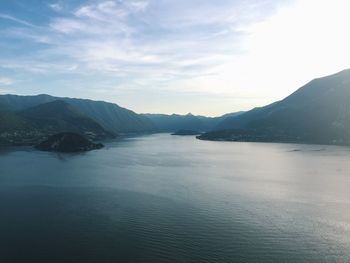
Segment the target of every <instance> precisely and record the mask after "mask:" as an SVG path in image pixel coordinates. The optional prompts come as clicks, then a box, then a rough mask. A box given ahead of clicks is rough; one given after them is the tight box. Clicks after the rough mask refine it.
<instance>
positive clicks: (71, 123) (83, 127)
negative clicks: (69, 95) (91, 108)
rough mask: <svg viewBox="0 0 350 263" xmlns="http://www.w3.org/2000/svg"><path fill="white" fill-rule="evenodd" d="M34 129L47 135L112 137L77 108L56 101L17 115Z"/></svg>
mask: <svg viewBox="0 0 350 263" xmlns="http://www.w3.org/2000/svg"><path fill="white" fill-rule="evenodd" d="M17 115H18V116H20V117H22V119H25V120H27V121H28V122H29V123H31V125H32V126H34V127H35V128H36V129H40V130H44V131H46V133H48V134H53V133H57V132H68V131H70V132H76V133H80V134H85V135H89V134H90V137H97V138H105V137H109V136H112V133H110V132H108V131H106V130H105V129H104V128H103V127H102V126H101V125H100V124H98V123H97V122H96V121H94V120H93V119H91V118H89V117H87V116H86V115H85V114H84V113H82V112H81V111H80V110H79V109H78V108H76V107H74V106H72V105H70V104H68V103H67V102H65V101H61V100H56V101H52V102H48V103H44V104H40V105H38V106H34V107H32V108H29V109H25V110H23V111H21V112H18V113H17Z"/></svg>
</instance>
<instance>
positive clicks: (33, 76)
mask: <svg viewBox="0 0 350 263" xmlns="http://www.w3.org/2000/svg"><path fill="white" fill-rule="evenodd" d="M349 10H350V3H349V1H348V0H215V1H214V0H113V1H108V0H57V1H56V0H53V1H48V0H1V1H0V94H4V93H15V94H24V95H27V94H41V93H46V94H51V95H56V96H69V97H79V98H91V99H98V100H106V101H110V102H115V103H118V104H119V105H121V106H124V107H127V108H130V109H132V110H134V111H136V112H152V113H155V112H159V113H173V112H175V113H188V112H192V113H193V114H202V115H210V116H215V115H220V114H224V113H227V112H234V111H239V110H247V109H250V108H252V107H255V106H262V105H264V104H267V103H270V102H273V101H275V100H279V99H282V98H283V97H285V96H287V95H289V94H290V93H291V92H293V91H294V90H296V89H297V88H298V87H300V86H302V85H303V84H305V83H306V82H308V81H309V80H311V79H313V78H316V77H321V76H324V75H328V74H332V73H335V72H337V71H340V70H343V69H345V68H349V67H350V52H349V47H350V37H349V30H348V27H349V25H350V16H349Z"/></svg>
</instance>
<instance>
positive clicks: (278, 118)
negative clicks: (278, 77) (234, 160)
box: [199, 70, 350, 144]
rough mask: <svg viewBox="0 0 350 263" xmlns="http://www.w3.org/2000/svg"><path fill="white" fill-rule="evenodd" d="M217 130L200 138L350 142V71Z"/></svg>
mask: <svg viewBox="0 0 350 263" xmlns="http://www.w3.org/2000/svg"><path fill="white" fill-rule="evenodd" d="M216 130H217V131H216V132H213V133H207V134H204V135H203V136H200V137H199V138H201V139H211V140H250V141H296V142H309V143H336V144H348V143H349V142H350V70H345V71H342V72H339V73H337V74H334V75H331V76H327V77H324V78H319V79H315V80H313V81H311V82H309V83H308V84H306V85H305V86H303V87H301V88H300V89H298V90H297V91H296V92H294V93H293V94H291V95H290V96H288V97H287V98H285V99H284V100H282V101H279V102H275V103H273V104H270V105H268V106H265V107H261V108H255V109H253V110H251V111H248V112H246V113H244V114H242V115H240V116H236V117H230V118H227V119H226V120H224V121H223V122H222V123H221V124H220V125H218V126H217V127H216ZM220 131H222V132H220ZM230 131H231V132H230Z"/></svg>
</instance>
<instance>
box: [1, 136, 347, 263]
mask: <svg viewBox="0 0 350 263" xmlns="http://www.w3.org/2000/svg"><path fill="white" fill-rule="evenodd" d="M0 211H1V215H0V262H1V263H7V262H11V263H14V262H21V263H22V262H35V263H38V262H45V263H52V262H60V263H62V262H63V263H66V262H74V263H76V262H84V263H86V262H99V263H103V262H108V263H109V262H146V263H148V262H149V263H151V262H350V148H347V147H335V146H317V145H293V144H267V143H234V142H232V143H229V142H208V141H199V140H196V139H195V138H194V137H192V136H190V137H176V136H171V135H168V134H156V135H147V136H140V137H134V138H125V139H121V140H118V141H114V142H109V143H107V144H106V148H104V149H102V150H98V151H92V152H89V153H85V154H75V155H61V154H54V153H45V152H38V151H35V150H32V149H30V148H17V149H2V150H0Z"/></svg>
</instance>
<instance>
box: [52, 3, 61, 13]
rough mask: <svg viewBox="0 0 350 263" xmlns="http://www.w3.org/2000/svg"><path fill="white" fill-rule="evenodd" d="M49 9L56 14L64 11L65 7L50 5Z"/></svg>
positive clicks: (55, 4)
mask: <svg viewBox="0 0 350 263" xmlns="http://www.w3.org/2000/svg"><path fill="white" fill-rule="evenodd" d="M49 7H50V8H51V9H52V10H53V11H55V12H60V11H62V9H63V6H62V5H61V4H60V3H53V4H49Z"/></svg>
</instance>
